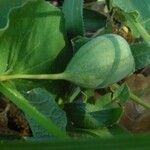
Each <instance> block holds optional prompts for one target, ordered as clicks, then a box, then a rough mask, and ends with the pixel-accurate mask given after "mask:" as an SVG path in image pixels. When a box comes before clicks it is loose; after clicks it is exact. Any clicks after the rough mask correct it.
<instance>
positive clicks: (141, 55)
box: [131, 42, 150, 70]
mask: <svg viewBox="0 0 150 150" xmlns="http://www.w3.org/2000/svg"><path fill="white" fill-rule="evenodd" d="M131 50H132V54H133V56H134V60H135V68H136V70H138V69H141V68H144V67H146V66H149V65H150V47H149V46H148V45H147V43H145V42H142V43H135V44H132V45H131Z"/></svg>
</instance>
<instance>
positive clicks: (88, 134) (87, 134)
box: [69, 125, 131, 139]
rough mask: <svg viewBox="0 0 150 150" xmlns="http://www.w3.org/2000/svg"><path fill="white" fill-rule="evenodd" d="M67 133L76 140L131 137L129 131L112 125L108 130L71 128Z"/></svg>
mask: <svg viewBox="0 0 150 150" xmlns="http://www.w3.org/2000/svg"><path fill="white" fill-rule="evenodd" d="M69 133H70V135H71V136H73V137H78V138H83V139H85V138H92V137H97V138H103V139H104V138H112V137H123V136H127V135H131V133H130V132H129V131H127V130H126V129H124V128H122V127H120V126H119V125H113V126H111V127H109V128H106V127H104V128H98V129H82V128H75V127H73V128H71V129H70V130H69Z"/></svg>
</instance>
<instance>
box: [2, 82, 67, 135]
mask: <svg viewBox="0 0 150 150" xmlns="http://www.w3.org/2000/svg"><path fill="white" fill-rule="evenodd" d="M0 91H1V93H2V94H4V96H6V97H7V98H8V99H9V100H11V101H12V102H13V103H14V104H15V105H16V106H17V107H18V108H20V109H21V110H22V111H23V112H24V113H25V114H27V115H28V116H30V117H31V118H32V119H33V120H35V121H36V122H37V123H38V124H39V125H40V126H41V127H43V128H45V129H46V130H47V132H48V134H52V135H54V136H55V137H58V138H67V136H66V134H65V132H63V131H62V130H61V129H60V128H58V127H57V126H56V125H55V124H54V123H53V121H52V120H51V118H49V119H48V118H47V117H46V116H44V115H43V114H42V113H40V112H39V111H38V110H37V109H36V108H35V107H33V106H32V105H31V104H30V103H29V101H28V100H27V99H26V98H25V97H24V96H23V95H22V94H20V92H18V91H17V90H16V87H15V86H14V84H12V83H8V82H6V83H5V84H4V83H0Z"/></svg>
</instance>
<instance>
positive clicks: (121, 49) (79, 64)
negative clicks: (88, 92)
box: [63, 34, 135, 89]
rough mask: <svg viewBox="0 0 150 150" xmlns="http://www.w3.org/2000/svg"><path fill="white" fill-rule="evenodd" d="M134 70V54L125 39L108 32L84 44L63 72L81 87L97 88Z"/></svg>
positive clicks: (65, 76)
mask: <svg viewBox="0 0 150 150" xmlns="http://www.w3.org/2000/svg"><path fill="white" fill-rule="evenodd" d="M134 70H135V64H134V58H133V56H132V53H131V50H130V47H129V45H128V43H127V42H126V40H125V39H124V38H122V37H121V36H119V35H115V34H106V35H103V36H99V37H96V38H94V39H92V40H91V41H89V42H87V43H86V44H85V45H83V46H82V47H81V48H80V49H79V50H78V51H77V52H76V54H75V55H74V57H73V58H72V59H71V61H70V63H69V64H68V66H67V68H66V70H65V71H64V73H63V75H64V79H66V80H68V81H71V82H73V83H75V84H77V85H79V86H81V87H85V88H95V89H98V88H105V87H108V86H109V85H111V84H113V83H115V82H118V81H120V80H121V79H123V78H124V77H126V76H127V75H129V74H131V73H132V72H134Z"/></svg>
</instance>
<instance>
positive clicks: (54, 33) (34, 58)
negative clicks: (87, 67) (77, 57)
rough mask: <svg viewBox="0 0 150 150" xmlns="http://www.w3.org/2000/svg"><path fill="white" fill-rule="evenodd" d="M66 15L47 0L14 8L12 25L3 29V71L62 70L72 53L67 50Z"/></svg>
mask: <svg viewBox="0 0 150 150" xmlns="http://www.w3.org/2000/svg"><path fill="white" fill-rule="evenodd" d="M33 8H34V9H33ZM62 16H63V15H62V12H61V11H60V10H59V9H58V8H56V7H54V6H53V5H50V4H49V3H47V2H45V1H44V0H34V1H30V2H28V3H27V4H26V5H24V7H21V8H18V9H15V10H13V11H11V14H10V23H9V27H8V28H7V29H6V30H3V31H0V64H1V66H0V74H2V73H5V74H6V73H10V72H11V74H16V73H38V74H40V73H47V72H54V71H55V72H56V71H60V70H61V71H62V70H63V69H64V67H65V64H66V63H65V62H66V60H68V58H67V55H69V54H67V55H66V50H65V49H64V48H65V31H64V20H63V17H62ZM63 53H65V56H66V59H65V61H64V63H62V65H60V64H59V66H58V64H57V61H56V60H57V59H58V58H59V60H60V55H61V56H62V55H63ZM61 61H62V59H61ZM55 64H57V67H58V68H56V67H55V66H56V65H55Z"/></svg>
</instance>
